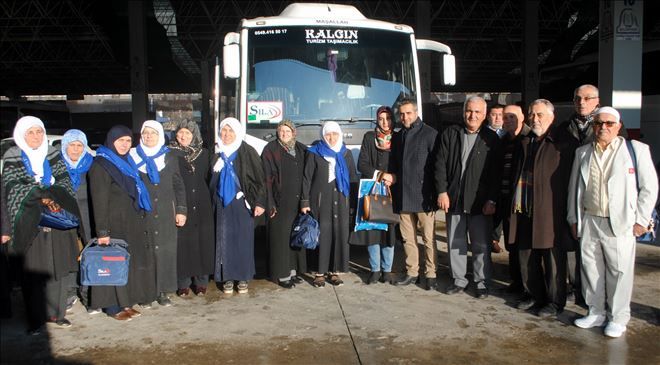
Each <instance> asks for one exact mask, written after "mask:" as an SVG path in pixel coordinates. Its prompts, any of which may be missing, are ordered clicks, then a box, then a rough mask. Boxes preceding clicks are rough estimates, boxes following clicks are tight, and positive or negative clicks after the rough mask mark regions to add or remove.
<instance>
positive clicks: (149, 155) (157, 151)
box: [129, 120, 169, 184]
mask: <svg viewBox="0 0 660 365" xmlns="http://www.w3.org/2000/svg"><path fill="white" fill-rule="evenodd" d="M145 128H151V129H153V130H155V131H156V132H157V133H158V142H156V145H155V146H153V147H147V146H146V145H145V144H144V142H143V139H140V144H139V145H138V146H137V147H135V148H131V151H130V152H129V153H130V155H131V158H132V159H133V162H135V165H136V166H137V167H138V170H140V172H142V173H145V174H147V175H148V176H149V181H151V183H152V184H158V183H160V174H159V173H158V172H159V171H160V170H162V169H164V168H165V154H166V153H167V152H169V149H168V148H167V147H164V148H165V149H163V146H164V145H165V131H164V130H163V125H162V124H160V123H158V122H157V121H155V120H147V121H145V122H144V123H142V129H141V130H140V133H144V129H145ZM140 149H141V150H142V151H140Z"/></svg>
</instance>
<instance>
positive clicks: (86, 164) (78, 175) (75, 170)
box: [64, 153, 94, 191]
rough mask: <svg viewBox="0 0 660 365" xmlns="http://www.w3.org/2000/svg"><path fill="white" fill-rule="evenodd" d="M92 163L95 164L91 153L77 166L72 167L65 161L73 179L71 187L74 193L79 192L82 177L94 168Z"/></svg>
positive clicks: (80, 160)
mask: <svg viewBox="0 0 660 365" xmlns="http://www.w3.org/2000/svg"><path fill="white" fill-rule="evenodd" d="M92 162H94V157H92V155H90V154H89V153H86V154H85V155H83V157H82V158H81V159H79V160H78V161H77V166H73V165H71V164H70V163H69V160H68V159H66V158H65V159H64V163H65V164H66V170H67V171H68V172H69V177H70V178H71V185H73V191H78V188H79V187H80V182H81V179H82V175H83V174H85V173H86V172H87V171H89V168H90V167H92Z"/></svg>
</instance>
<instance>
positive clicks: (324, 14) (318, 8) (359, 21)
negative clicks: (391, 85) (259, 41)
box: [241, 3, 414, 34]
mask: <svg viewBox="0 0 660 365" xmlns="http://www.w3.org/2000/svg"><path fill="white" fill-rule="evenodd" d="M241 25H242V27H243V28H262V27H272V26H288V25H290V26H296V25H299V26H305V25H307V26H324V27H359V28H373V29H383V30H390V31H397V32H402V33H409V34H412V33H414V31H413V29H412V28H411V27H410V26H408V25H405V24H394V23H388V22H384V21H381V20H372V19H367V18H366V17H365V16H364V15H363V14H362V13H361V12H360V11H359V10H358V9H357V8H355V7H354V6H351V5H340V4H322V3H294V4H291V5H288V6H287V7H286V8H285V9H284V10H283V11H282V13H281V14H280V15H278V16H271V17H259V18H254V19H243V21H242V22H241Z"/></svg>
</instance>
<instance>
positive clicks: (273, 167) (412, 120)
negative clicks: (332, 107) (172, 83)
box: [2, 85, 658, 337]
mask: <svg viewBox="0 0 660 365" xmlns="http://www.w3.org/2000/svg"><path fill="white" fill-rule="evenodd" d="M585 104H586V105H587V106H589V105H592V106H593V107H592V108H591V110H588V109H589V108H588V107H585V108H583V106H584V105H585ZM575 105H576V114H575V116H573V117H572V118H571V119H570V120H568V121H566V122H565V123H563V124H561V125H555V123H554V107H553V105H552V103H550V102H549V101H547V100H545V99H538V100H535V101H534V102H532V103H531V104H530V106H529V110H528V114H527V115H528V118H529V121H528V122H525V114H524V112H523V109H522V108H521V107H520V106H518V105H506V106H500V105H496V106H494V107H492V108H491V109H490V111H488V110H487V103H486V101H485V100H484V99H482V98H480V97H478V96H472V97H468V98H467V100H466V101H465V103H464V108H463V112H464V113H463V115H464V119H463V123H459V124H455V125H450V126H448V127H446V128H445V129H444V130H443V131H442V132H441V133H439V132H438V131H437V130H436V129H434V128H432V127H430V126H429V125H427V124H425V123H424V122H423V121H422V120H421V119H420V118H419V116H418V109H417V104H416V102H415V101H414V100H412V99H404V100H402V101H400V102H399V103H398V105H397V108H398V109H397V110H398V117H399V119H400V121H401V124H402V127H401V129H400V130H398V131H395V130H394V118H395V115H394V113H393V111H392V109H391V108H389V107H386V106H383V107H381V108H379V109H378V110H377V112H376V118H377V121H376V127H375V129H374V131H371V132H368V133H366V134H365V135H364V139H363V141H362V147H361V149H360V155H359V158H358V161H357V166H356V164H355V162H354V160H353V157H352V154H351V152H350V150H348V149H347V148H346V145H345V144H344V143H343V135H344V134H343V132H342V130H341V126H340V125H339V124H338V123H336V122H326V123H324V125H323V127H322V130H321V136H320V139H319V140H318V141H316V142H314V143H313V144H312V145H311V146H309V147H307V146H305V145H303V144H301V143H300V142H298V141H297V140H296V127H295V125H294V124H293V123H292V122H291V121H288V120H284V121H282V122H281V123H280V124H279V125H278V127H277V138H276V139H275V140H274V141H271V142H269V143H268V144H267V145H266V146H265V148H264V150H263V152H262V154H261V156H259V154H258V153H257V152H256V150H254V148H252V147H251V146H250V145H248V144H247V143H246V142H245V141H244V137H245V132H246V131H245V126H244V125H243V124H241V123H240V122H239V121H238V120H236V119H234V118H226V119H225V120H223V121H222V122H221V123H220V130H219V138H220V142H219V143H218V145H217V146H216V149H215V152H214V153H211V152H210V151H209V150H207V149H205V148H204V147H203V146H202V139H201V135H200V132H199V129H198V127H197V125H196V123H194V122H189V121H182V122H180V123H179V124H178V125H177V127H176V130H175V135H174V138H172V140H171V141H170V143H169V145H168V146H166V145H165V143H166V139H165V134H164V130H163V128H162V125H161V124H160V123H158V122H155V121H146V122H145V123H144V124H143V125H142V128H141V133H140V140H139V143H137V144H136V146H135V147H132V146H133V138H132V135H133V134H132V131H131V130H130V129H129V128H127V127H125V126H121V125H118V126H115V127H113V128H111V129H110V131H109V132H108V134H107V138H106V140H105V143H104V144H103V146H101V147H99V148H98V149H97V151H96V157H94V158H92V156H91V155H90V153H89V152H88V151H87V149H86V147H87V140H86V137H85V134H84V133H83V132H81V131H78V130H70V131H68V132H67V133H65V135H64V138H63V141H62V147H61V150H57V149H55V148H54V147H52V146H49V145H48V142H47V140H46V137H45V134H46V131H45V128H44V125H43V123H42V122H41V121H40V120H39V119H37V118H35V117H23V118H21V119H19V120H18V122H17V124H16V127H15V129H14V139H15V140H16V144H17V146H16V147H14V148H12V149H10V150H9V151H8V152H7V153H6V154H5V156H4V157H3V158H4V171H3V181H2V189H3V190H2V197H3V204H2V213H3V214H2V219H3V224H2V227H3V228H2V243H3V244H5V243H10V244H11V247H12V249H13V250H14V251H15V252H17V253H19V254H21V255H22V256H23V258H24V263H23V271H24V274H23V280H22V285H23V293H24V297H25V303H26V307H27V308H28V311H27V312H28V319H29V321H30V329H31V331H33V332H34V331H38V330H39V328H41V327H40V326H41V325H42V324H43V323H44V322H53V323H55V324H57V325H59V326H64V327H66V326H70V325H71V324H70V322H69V321H68V320H67V319H66V318H65V315H66V308H67V304H69V305H70V304H71V298H72V297H75V293H76V291H77V292H78V295H80V296H81V298H82V299H83V304H85V305H86V306H87V308H88V311H89V312H90V313H98V312H100V311H103V312H105V313H106V314H107V315H108V316H110V317H112V318H114V319H117V320H123V321H126V320H130V319H132V318H135V317H137V316H139V315H140V314H141V313H140V311H139V310H138V309H140V310H142V309H145V308H149V307H150V306H151V305H152V303H153V302H154V301H155V302H157V303H158V304H159V305H162V306H168V305H171V301H170V298H169V297H168V294H169V293H173V292H176V294H177V295H179V296H189V295H191V291H192V293H194V294H195V295H204V294H205V293H206V290H207V286H208V285H209V281H210V278H211V276H212V277H213V280H215V282H216V283H218V286H219V288H221V290H222V291H223V292H224V293H233V292H234V291H237V292H238V293H246V292H247V291H248V285H249V281H250V280H251V279H252V278H253V276H254V274H255V263H254V228H255V226H254V224H255V223H254V218H256V217H258V216H261V215H263V214H265V218H266V222H267V224H266V227H267V236H268V245H269V252H270V255H269V275H270V278H271V280H273V281H274V282H276V283H278V284H279V285H280V286H282V287H284V288H293V287H295V286H296V284H300V283H302V282H304V279H303V276H302V275H303V274H305V273H310V274H311V275H312V276H311V278H313V280H310V281H311V284H312V285H313V286H314V287H317V288H322V287H324V286H325V285H326V283H329V284H331V285H335V286H339V285H342V284H343V280H342V278H341V275H340V274H341V273H344V272H347V271H348V270H349V244H354V245H366V246H367V247H368V253H369V264H370V268H371V274H370V275H369V277H368V279H367V284H374V283H377V282H379V281H380V282H389V283H391V284H394V285H398V286H405V285H410V284H414V283H420V284H422V285H423V286H424V287H425V288H426V289H427V290H432V289H436V286H437V279H436V266H437V264H436V259H437V245H436V239H435V215H436V212H437V211H438V209H441V210H443V211H444V213H445V217H446V222H447V240H448V249H449V264H450V267H451V275H452V278H453V282H452V284H451V285H450V286H449V287H448V288H446V293H447V294H450V295H453V294H459V293H462V292H464V291H466V288H467V286H468V283H469V281H468V279H467V278H466V272H467V257H468V250H471V252H472V267H473V276H472V278H473V281H474V282H475V285H476V297H477V298H480V299H481V298H486V297H487V296H488V295H489V285H490V279H491V251H494V252H499V251H501V248H500V246H499V242H500V238H501V235H502V232H503V233H504V241H505V243H506V245H505V247H506V249H507V250H508V251H509V260H510V265H509V266H510V274H511V279H512V283H511V286H510V288H509V289H510V291H512V292H518V293H520V294H521V300H520V303H519V305H518V307H519V308H521V309H532V310H534V311H535V312H536V313H537V314H538V315H540V316H553V315H557V314H558V313H560V312H561V311H562V310H563V308H564V306H565V304H566V296H567V276H569V277H571V278H572V279H571V283H572V285H573V287H575V288H576V290H577V291H579V292H580V294H582V293H583V294H584V301H585V302H586V304H587V305H588V307H589V313H588V315H587V316H586V317H585V318H582V319H579V320H576V325H577V326H579V327H583V328H589V327H593V326H600V325H603V324H605V323H606V322H607V323H608V326H607V328H606V330H605V333H606V334H607V335H610V336H614V337H616V336H617V335H619V336H620V335H621V333H623V331H625V326H626V323H627V321H628V319H629V317H630V306H629V303H630V298H631V293H632V278H633V266H634V243H635V236H637V235H640V234H642V233H644V232H645V231H646V230H647V226H648V222H649V219H650V217H651V210H652V209H653V206H654V205H655V202H656V197H657V191H658V181H657V176H656V175H655V170H654V168H653V164H652V162H651V157H650V152H649V148H648V146H646V145H644V144H642V143H640V142H636V141H633V142H632V144H631V145H630V146H631V147H630V149H631V151H632V150H633V149H634V152H635V154H634V155H633V156H636V157H635V158H634V159H633V158H631V156H630V154H629V149H628V148H626V145H628V143H630V142H626V140H625V139H624V138H622V137H619V136H618V134H619V131H620V130H624V129H622V128H621V121H620V115H619V113H618V112H617V111H616V110H615V109H613V108H609V107H602V108H597V107H598V106H599V105H598V90H597V89H596V88H595V87H594V86H592V85H584V86H581V87H580V88H578V89H576V91H575ZM487 112H488V114H487ZM487 116H488V122H486V121H485V120H486V117H487ZM581 145H582V147H580V146H581ZM622 146H623V147H622ZM356 167H357V170H356ZM358 173H359V174H358ZM359 177H361V178H363V179H372V180H374V181H378V182H380V183H382V184H384V185H386V186H388V187H391V189H392V195H393V202H394V209H395V212H396V213H397V214H398V215H399V218H400V222H399V223H398V224H396V225H395V224H388V225H387V229H367V230H353V229H352V228H353V223H352V219H351V214H350V211H351V206H352V203H354V200H355V198H356V197H355V196H352V194H351V185H352V184H356V183H357V182H358V181H359ZM622 188H624V190H623V191H625V192H626V193H625V194H614V189H617V190H618V191H622ZM52 204H56V205H58V206H59V207H62V208H64V209H66V210H67V211H69V212H72V213H74V214H75V215H77V216H79V217H80V218H81V220H80V221H81V225H80V226H79V227H78V228H77V229H70V230H58V229H52V228H48V227H43V226H41V225H40V224H39V214H40V210H41V207H42V206H44V205H52ZM299 214H312V215H313V216H314V218H315V219H316V220H317V221H318V223H319V229H320V232H321V234H320V236H319V243H318V248H316V249H315V250H305V249H295V248H292V247H291V245H290V236H291V229H292V227H293V224H294V221H295V220H296V217H297V216H298V215H299ZM418 230H419V233H420V234H421V238H422V243H423V250H422V252H421V256H422V257H420V250H419V248H418V240H417V233H418ZM397 233H400V240H401V241H402V243H403V248H404V252H405V256H406V257H405V266H406V271H405V273H404V274H403V276H401V277H395V276H394V275H393V273H392V262H393V258H394V244H395V243H396V241H397V239H398V238H397ZM91 237H95V238H96V243H97V244H99V245H107V244H109V243H110V242H111V241H110V239H111V238H113V239H115V238H116V239H123V240H124V241H126V242H127V243H128V251H129V253H130V255H131V260H130V269H129V280H128V283H127V285H125V286H92V287H78V285H77V284H76V283H77V280H76V273H77V271H78V263H77V261H76V258H77V257H78V254H79V251H80V248H81V243H82V242H87V241H88V240H90V239H91ZM622 247H625V249H622ZM568 252H576V253H577V254H576V255H574V257H575V259H574V260H573V262H574V266H573V268H570V265H569V264H568V262H569V261H570V260H568ZM580 268H582V270H580ZM569 273H572V274H569ZM575 273H578V274H577V276H576V274H575ZM579 273H581V277H582V285H581V290H580V286H579V285H580V280H578V278H579V277H580V274H579ZM606 287H607V290H606ZM39 295H41V296H42V297H39ZM44 295H45V297H44ZM44 305H45V307H46V308H45V309H44V308H43V307H44Z"/></svg>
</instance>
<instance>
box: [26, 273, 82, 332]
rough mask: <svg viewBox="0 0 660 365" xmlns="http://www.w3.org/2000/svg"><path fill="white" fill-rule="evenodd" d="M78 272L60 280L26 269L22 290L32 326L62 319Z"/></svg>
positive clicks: (29, 323) (29, 322)
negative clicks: (72, 283) (68, 294)
mask: <svg viewBox="0 0 660 365" xmlns="http://www.w3.org/2000/svg"><path fill="white" fill-rule="evenodd" d="M75 278H76V273H69V274H68V275H65V276H63V277H61V278H59V280H55V279H54V278H53V277H51V276H50V275H48V274H44V273H35V272H29V271H25V272H24V273H23V280H22V283H21V285H22V290H23V299H24V301H25V309H26V315H27V319H28V325H29V326H30V328H37V327H39V326H40V325H42V324H43V323H45V322H46V321H47V320H50V319H62V318H64V316H65V315H66V299H67V293H68V289H69V288H70V287H71V282H72V281H74V280H75Z"/></svg>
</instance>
